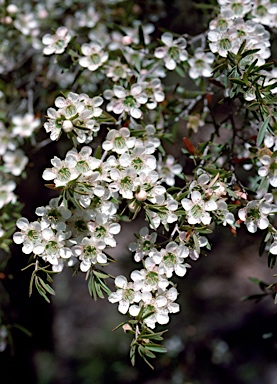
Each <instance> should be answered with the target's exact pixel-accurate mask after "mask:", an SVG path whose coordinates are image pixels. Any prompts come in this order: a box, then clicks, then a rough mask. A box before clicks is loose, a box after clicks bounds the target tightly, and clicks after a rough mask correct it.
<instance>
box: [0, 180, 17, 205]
mask: <svg viewBox="0 0 277 384" xmlns="http://www.w3.org/2000/svg"><path fill="white" fill-rule="evenodd" d="M15 188H16V183H15V182H14V181H13V180H7V181H6V180H1V184H0V209H1V208H3V207H4V205H7V204H9V203H12V204H14V203H15V202H16V200H17V198H16V195H15V194H14V193H13V191H14V190H15Z"/></svg>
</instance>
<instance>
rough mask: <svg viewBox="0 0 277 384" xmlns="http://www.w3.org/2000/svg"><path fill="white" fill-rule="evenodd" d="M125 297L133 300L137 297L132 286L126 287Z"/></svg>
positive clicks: (130, 300) (127, 299)
mask: <svg viewBox="0 0 277 384" xmlns="http://www.w3.org/2000/svg"><path fill="white" fill-rule="evenodd" d="M123 298H124V300H126V301H129V302H132V301H133V300H134V298H135V292H134V290H133V289H132V288H128V289H125V291H124V293H123Z"/></svg>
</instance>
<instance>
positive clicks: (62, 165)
mask: <svg viewBox="0 0 277 384" xmlns="http://www.w3.org/2000/svg"><path fill="white" fill-rule="evenodd" d="M51 163H52V165H53V166H54V167H53V168H46V169H45V170H44V171H43V174H42V177H43V179H44V180H47V181H48V180H53V181H54V183H55V186H56V187H62V186H65V185H67V184H68V183H69V182H70V181H72V180H75V179H76V178H77V177H78V176H79V172H78V171H77V170H76V168H75V165H76V163H77V161H76V159H75V158H74V157H72V156H70V154H67V155H66V157H65V159H64V160H61V159H60V158H59V157H57V156H54V158H53V159H52V160H51Z"/></svg>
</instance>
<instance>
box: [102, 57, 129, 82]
mask: <svg viewBox="0 0 277 384" xmlns="http://www.w3.org/2000/svg"><path fill="white" fill-rule="evenodd" d="M105 74H106V76H107V77H109V78H111V79H112V81H113V82H117V81H118V80H119V79H127V78H130V77H131V76H132V74H133V73H132V70H131V69H130V68H129V67H128V65H127V64H122V63H121V62H120V61H116V60H109V62H108V64H107V65H106V67H105Z"/></svg>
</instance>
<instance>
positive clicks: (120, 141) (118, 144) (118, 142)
mask: <svg viewBox="0 0 277 384" xmlns="http://www.w3.org/2000/svg"><path fill="white" fill-rule="evenodd" d="M113 145H114V147H115V148H117V149H123V148H125V147H126V142H125V139H124V138H123V137H122V136H118V137H116V138H115V139H114V141H113Z"/></svg>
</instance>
